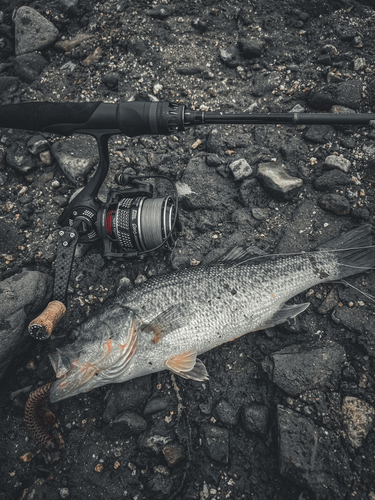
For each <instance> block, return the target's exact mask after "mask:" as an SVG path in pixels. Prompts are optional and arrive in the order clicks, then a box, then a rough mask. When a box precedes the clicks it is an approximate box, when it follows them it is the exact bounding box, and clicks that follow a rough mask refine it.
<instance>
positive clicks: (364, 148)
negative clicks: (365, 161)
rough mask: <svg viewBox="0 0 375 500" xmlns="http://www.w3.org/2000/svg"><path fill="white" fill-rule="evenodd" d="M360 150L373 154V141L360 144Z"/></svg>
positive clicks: (374, 149)
mask: <svg viewBox="0 0 375 500" xmlns="http://www.w3.org/2000/svg"><path fill="white" fill-rule="evenodd" d="M362 151H363V152H364V153H365V154H366V155H369V156H372V155H374V154H375V144H374V143H373V142H368V143H366V144H364V145H363V146H362Z"/></svg>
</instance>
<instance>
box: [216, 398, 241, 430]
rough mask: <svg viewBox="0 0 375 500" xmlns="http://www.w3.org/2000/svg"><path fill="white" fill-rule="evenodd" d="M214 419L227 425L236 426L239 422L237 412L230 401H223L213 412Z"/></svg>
mask: <svg viewBox="0 0 375 500" xmlns="http://www.w3.org/2000/svg"><path fill="white" fill-rule="evenodd" d="M212 413H213V415H214V417H215V418H216V419H217V420H219V421H220V422H221V423H222V424H225V425H236V424H237V421H238V416H237V410H236V409H235V408H234V407H233V406H231V405H230V404H229V403H228V401H225V399H222V400H221V401H219V403H218V404H217V405H216V406H215V408H214V410H213V412H212Z"/></svg>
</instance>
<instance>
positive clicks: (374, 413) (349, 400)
mask: <svg viewBox="0 0 375 500" xmlns="http://www.w3.org/2000/svg"><path fill="white" fill-rule="evenodd" d="M342 415H343V424H344V428H345V431H346V437H347V439H348V441H349V443H350V445H351V446H352V447H353V448H355V449H358V448H360V447H361V446H362V445H363V444H364V441H365V440H366V437H367V435H368V433H369V432H370V431H371V430H372V428H373V426H374V422H375V410H374V408H373V407H372V406H371V405H369V404H368V403H366V401H363V400H361V399H358V398H354V397H350V396H346V397H345V398H344V399H343V402H342Z"/></svg>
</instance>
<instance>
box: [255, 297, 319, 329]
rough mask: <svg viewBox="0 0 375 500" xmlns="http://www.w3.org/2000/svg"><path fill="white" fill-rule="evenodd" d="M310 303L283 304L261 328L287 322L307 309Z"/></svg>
mask: <svg viewBox="0 0 375 500" xmlns="http://www.w3.org/2000/svg"><path fill="white" fill-rule="evenodd" d="M309 305H310V302H305V303H303V304H292V305H288V304H283V305H282V306H281V307H280V309H279V310H278V311H277V312H276V313H275V314H274V315H273V316H272V318H270V319H269V320H267V321H266V322H265V323H263V324H262V326H261V327H260V328H259V330H265V329H266V328H272V327H273V326H276V325H280V324H281V323H285V322H286V321H288V320H290V319H293V318H295V317H296V316H298V315H299V314H301V313H302V312H303V311H305V309H307V308H308V307H309Z"/></svg>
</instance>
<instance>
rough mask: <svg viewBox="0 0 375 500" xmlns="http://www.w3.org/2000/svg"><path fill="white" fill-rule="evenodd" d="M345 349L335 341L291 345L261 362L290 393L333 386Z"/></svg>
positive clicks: (277, 383)
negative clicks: (319, 343)
mask: <svg viewBox="0 0 375 500" xmlns="http://www.w3.org/2000/svg"><path fill="white" fill-rule="evenodd" d="M344 361H345V350H344V348H343V347H342V346H341V345H339V344H335V343H334V342H326V343H323V344H321V345H317V344H304V345H291V346H289V347H286V348H285V349H282V350H281V351H278V352H274V353H273V354H271V355H270V356H269V357H268V359H267V360H266V361H264V362H263V368H264V369H265V371H267V372H268V375H269V377H270V379H271V380H272V381H273V382H274V383H275V384H276V385H277V386H278V387H280V388H281V389H283V391H285V392H286V393H288V394H290V395H291V396H298V395H300V394H301V393H303V392H305V391H307V390H311V389H314V388H321V389H322V390H323V389H334V390H336V389H337V387H338V383H339V377H340V373H341V369H342V365H343V363H344Z"/></svg>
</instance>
